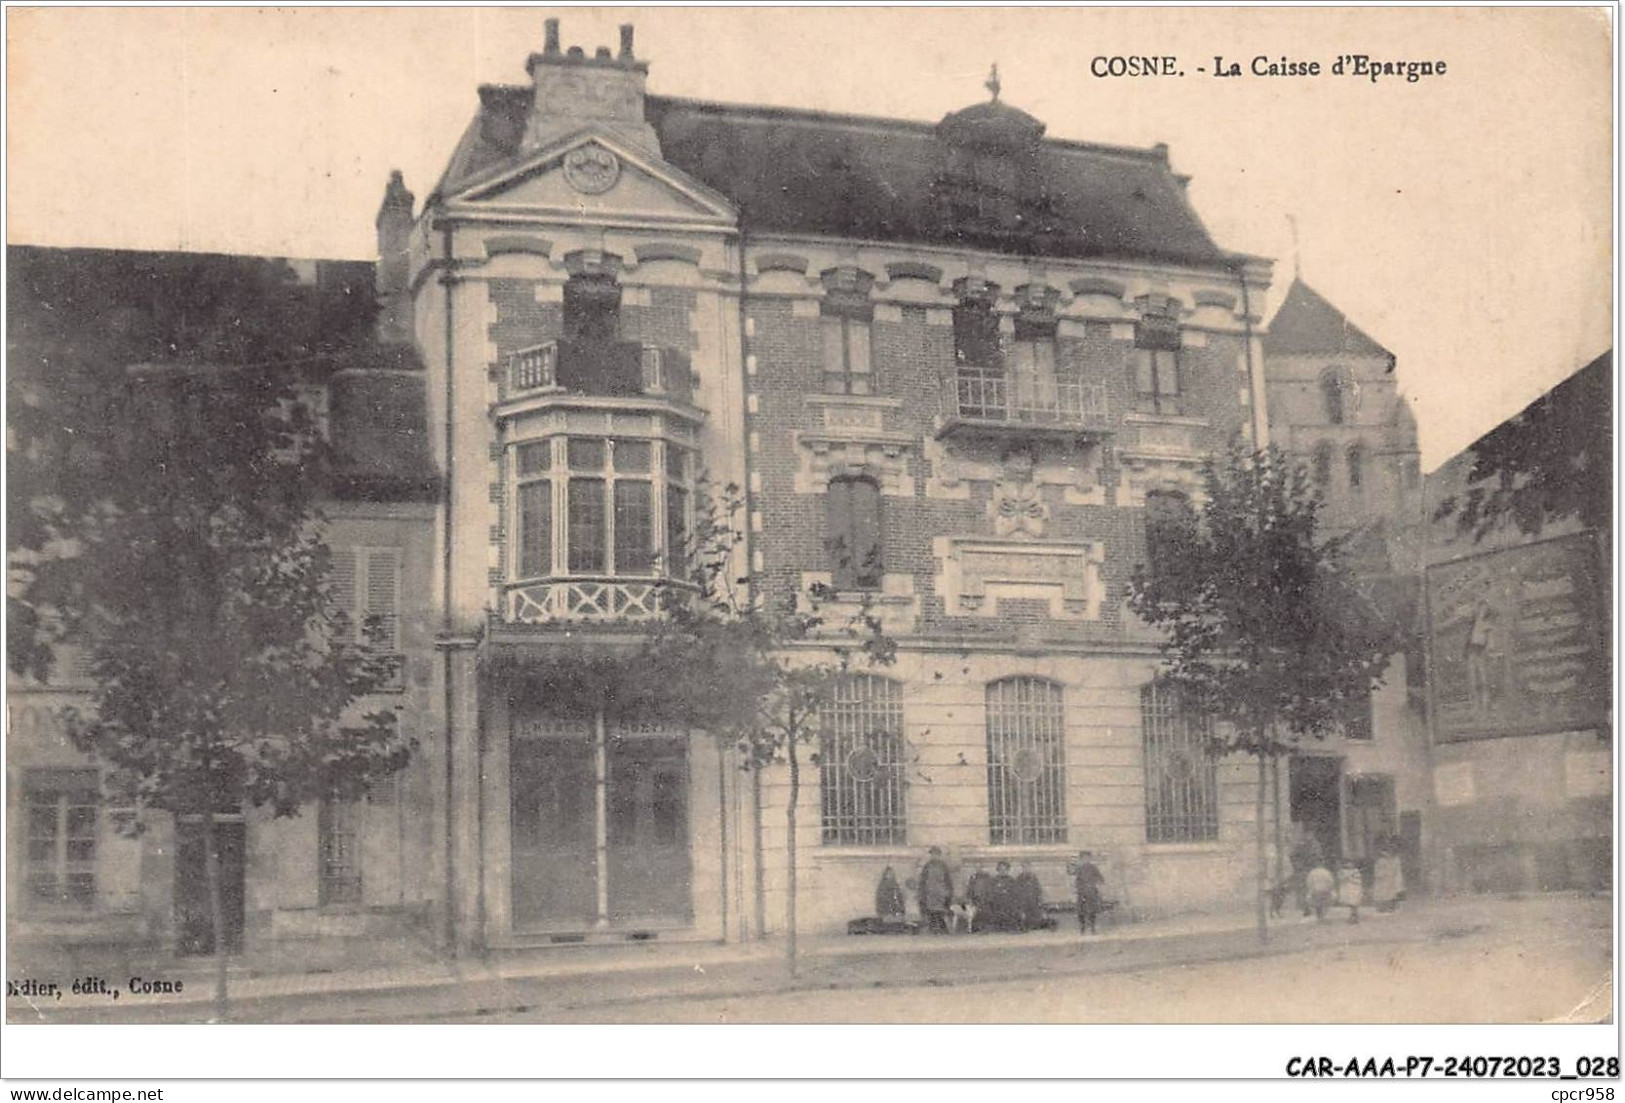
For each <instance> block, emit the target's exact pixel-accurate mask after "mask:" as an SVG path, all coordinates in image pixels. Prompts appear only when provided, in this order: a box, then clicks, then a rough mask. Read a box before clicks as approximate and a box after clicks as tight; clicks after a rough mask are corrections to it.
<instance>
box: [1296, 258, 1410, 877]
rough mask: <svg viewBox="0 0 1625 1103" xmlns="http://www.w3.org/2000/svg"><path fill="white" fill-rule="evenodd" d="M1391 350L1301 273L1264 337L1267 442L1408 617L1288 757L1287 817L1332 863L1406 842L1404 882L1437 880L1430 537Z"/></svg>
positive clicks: (1331, 529) (1381, 591)
mask: <svg viewBox="0 0 1625 1103" xmlns="http://www.w3.org/2000/svg"><path fill="white" fill-rule="evenodd" d="M1396 367H1397V365H1396V362H1395V357H1394V355H1393V353H1391V352H1389V351H1388V350H1387V349H1385V348H1383V347H1382V346H1381V345H1380V344H1378V343H1377V342H1376V341H1375V340H1373V339H1372V338H1371V337H1370V336H1368V335H1367V334H1366V333H1365V332H1364V331H1363V330H1361V329H1360V328H1359V327H1358V326H1356V325H1354V323H1352V322H1351V321H1349V319H1348V318H1347V317H1346V316H1344V314H1343V313H1342V311H1340V310H1338V309H1337V308H1336V307H1335V306H1333V305H1332V304H1331V303H1330V302H1328V301H1327V300H1326V299H1325V298H1324V297H1322V296H1321V295H1320V294H1319V293H1318V292H1316V291H1315V290H1314V289H1313V288H1311V287H1310V286H1309V285H1308V284H1307V283H1305V282H1304V281H1303V280H1302V279H1301V278H1296V279H1294V280H1293V281H1292V284H1291V286H1290V287H1289V288H1288V289H1287V293H1286V296H1285V298H1284V299H1283V301H1282V303H1281V307H1280V309H1279V310H1277V311H1276V313H1275V316H1274V317H1273V318H1272V319H1271V320H1270V325H1269V333H1268V335H1267V336H1266V337H1265V338H1264V377H1265V381H1266V389H1267V391H1268V401H1267V409H1268V411H1269V423H1270V440H1271V441H1272V442H1273V443H1274V444H1276V445H1277V446H1279V447H1280V448H1282V449H1283V450H1285V451H1286V452H1287V453H1288V454H1289V455H1291V456H1293V457H1294V458H1295V459H1297V460H1298V461H1299V462H1300V463H1302V464H1303V465H1304V467H1305V468H1306V469H1307V471H1308V473H1309V476H1310V478H1311V480H1312V481H1313V483H1314V485H1315V487H1316V488H1317V490H1318V492H1319V494H1320V499H1321V514H1320V517H1321V525H1322V528H1323V530H1324V532H1325V533H1326V534H1327V535H1329V536H1339V537H1343V538H1345V539H1346V540H1347V541H1348V545H1347V548H1348V558H1349V561H1350V565H1351V566H1352V567H1353V568H1354V570H1355V571H1356V572H1357V573H1358V575H1359V577H1360V579H1361V581H1362V583H1363V585H1364V586H1365V588H1366V589H1367V591H1368V592H1369V593H1370V594H1371V596H1372V597H1373V599H1374V600H1376V601H1378V602H1380V603H1381V604H1382V606H1383V607H1384V608H1386V609H1388V610H1389V611H1390V612H1392V614H1393V615H1394V616H1395V617H1396V618H1397V619H1398V621H1399V623H1400V627H1401V629H1402V631H1403V633H1404V639H1405V650H1404V651H1403V653H1402V654H1400V655H1397V656H1395V659H1394V661H1393V662H1392V663H1390V664H1389V667H1388V670H1387V671H1386V673H1385V675H1384V678H1383V682H1382V684H1381V685H1380V686H1377V687H1376V688H1375V689H1374V690H1373V692H1372V694H1371V695H1370V698H1369V700H1366V701H1362V702H1356V703H1355V704H1354V705H1353V706H1351V709H1350V713H1349V715H1348V717H1347V719H1346V721H1345V723H1344V724H1343V726H1342V730H1341V731H1340V732H1338V733H1336V734H1334V735H1332V736H1329V737H1328V738H1326V739H1323V740H1317V739H1310V740H1305V741H1304V746H1303V749H1302V750H1301V751H1300V752H1298V753H1296V754H1294V755H1293V756H1292V758H1291V759H1290V761H1289V762H1288V769H1287V775H1288V776H1287V778H1286V787H1287V791H1286V795H1285V799H1284V803H1285V808H1284V810H1283V820H1284V821H1285V822H1287V823H1288V824H1290V825H1291V828H1292V830H1293V831H1294V833H1295V834H1301V833H1307V834H1309V835H1310V836H1312V837H1313V838H1314V839H1315V840H1316V843H1317V844H1318V846H1319V849H1320V851H1321V852H1322V853H1323V854H1324V855H1326V856H1327V857H1328V858H1337V857H1346V858H1352V859H1354V860H1355V861H1357V862H1360V863H1362V864H1369V862H1370V861H1371V859H1372V858H1373V857H1374V855H1375V853H1376V850H1377V848H1378V846H1379V843H1380V842H1381V841H1383V840H1386V839H1395V840H1398V846H1399V848H1400V853H1401V857H1402V862H1403V866H1404V872H1405V881H1406V886H1407V889H1409V890H1410V891H1416V890H1418V889H1421V888H1423V887H1425V886H1426V884H1427V876H1426V872H1427V871H1426V866H1427V862H1426V860H1425V855H1426V854H1427V851H1428V843H1427V839H1426V833H1427V830H1428V821H1429V820H1430V819H1431V815H1430V808H1429V806H1430V804H1431V799H1432V786H1431V776H1432V775H1431V773H1430V769H1429V759H1428V737H1427V726H1426V710H1425V707H1424V703H1423V678H1422V664H1421V653H1422V638H1421V617H1420V608H1419V605H1418V597H1419V594H1420V591H1421V569H1422V558H1421V553H1422V545H1423V540H1424V536H1425V525H1424V523H1423V503H1422V472H1421V457H1420V449H1419V447H1418V444H1417V436H1416V419H1415V417H1414V416H1413V415H1412V413H1411V409H1410V405H1409V403H1408V402H1407V401H1406V399H1405V397H1404V396H1403V395H1402V394H1401V393H1400V392H1399V386H1398V382H1399V381H1398V375H1397V370H1396Z"/></svg>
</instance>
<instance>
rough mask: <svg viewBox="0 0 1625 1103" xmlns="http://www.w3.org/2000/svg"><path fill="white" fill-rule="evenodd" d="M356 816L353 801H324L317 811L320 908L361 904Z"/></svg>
mask: <svg viewBox="0 0 1625 1103" xmlns="http://www.w3.org/2000/svg"><path fill="white" fill-rule="evenodd" d="M360 818H361V817H360V807H359V806H358V805H357V804H355V803H354V802H353V801H334V800H324V801H322V803H321V807H320V808H319V809H318V810H317V814H316V836H317V846H318V847H319V849H320V851H321V854H320V859H321V876H320V881H319V886H318V890H319V891H318V901H319V903H320V904H321V905H323V906H324V907H325V906H327V905H330V904H359V903H361V832H360V824H359V820H360Z"/></svg>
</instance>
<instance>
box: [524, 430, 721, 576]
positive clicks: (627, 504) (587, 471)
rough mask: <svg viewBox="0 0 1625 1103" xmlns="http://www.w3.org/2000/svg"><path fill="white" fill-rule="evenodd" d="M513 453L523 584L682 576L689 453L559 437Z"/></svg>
mask: <svg viewBox="0 0 1625 1103" xmlns="http://www.w3.org/2000/svg"><path fill="white" fill-rule="evenodd" d="M511 452H512V454H513V460H512V471H513V481H514V483H515V494H514V518H513V529H512V531H513V532H515V533H516V534H517V554H516V555H515V556H514V564H513V576H514V579H515V581H519V580H525V579H535V578H549V577H614V578H622V577H643V578H647V577H653V576H655V575H658V574H661V573H665V574H669V575H680V574H681V573H682V564H683V548H682V545H683V542H684V541H685V540H686V538H687V533H688V530H689V521H688V510H689V509H690V508H691V505H690V503H691V500H692V495H691V486H690V478H691V470H692V459H691V457H690V455H689V450H688V449H686V448H683V447H681V446H679V445H677V444H674V443H671V442H668V441H664V440H658V439H645V438H630V437H586V436H580V437H562V436H560V437H549V438H546V439H543V440H535V441H525V442H523V443H520V444H518V445H515V446H514V447H513V448H512V449H511Z"/></svg>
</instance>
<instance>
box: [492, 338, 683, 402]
mask: <svg viewBox="0 0 1625 1103" xmlns="http://www.w3.org/2000/svg"><path fill="white" fill-rule="evenodd" d="M548 390H564V391H574V392H577V393H580V394H591V395H614V396H626V397H631V396H637V395H652V396H657V397H661V398H670V399H673V400H675V401H678V402H689V401H691V400H692V395H693V380H692V377H691V374H690V371H689V361H688V357H687V356H685V355H684V354H683V353H681V352H679V351H678V350H676V349H669V348H661V347H659V346H657V345H645V344H642V343H640V342H637V341H548V342H546V343H544V344H540V345H532V346H531V347H529V348H523V349H520V350H518V351H517V352H514V353H511V354H510V355H509V357H508V396H509V397H517V396H520V395H526V394H532V393H535V392H537V391H548Z"/></svg>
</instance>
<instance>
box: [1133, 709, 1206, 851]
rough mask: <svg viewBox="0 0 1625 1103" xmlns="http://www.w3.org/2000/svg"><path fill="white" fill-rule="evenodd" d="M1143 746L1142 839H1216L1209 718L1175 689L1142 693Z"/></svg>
mask: <svg viewBox="0 0 1625 1103" xmlns="http://www.w3.org/2000/svg"><path fill="white" fill-rule="evenodd" d="M1140 727H1141V732H1142V735H1143V737H1144V741H1145V840H1146V842H1149V843H1183V842H1199V841H1202V840H1205V839H1216V838H1218V837H1219V784H1218V778H1217V774H1216V771H1215V768H1214V762H1213V756H1212V755H1210V754H1209V753H1208V750H1207V743H1208V740H1209V738H1210V736H1211V733H1212V718H1211V717H1208V716H1206V715H1202V714H1198V713H1195V712H1193V711H1192V710H1190V709H1187V708H1186V707H1185V705H1184V702H1183V701H1182V700H1181V695H1180V694H1179V692H1178V691H1177V690H1175V689H1174V688H1173V687H1171V686H1169V685H1167V684H1165V683H1162V682H1152V683H1151V684H1150V685H1148V686H1145V687H1143V688H1142V689H1141V690H1140Z"/></svg>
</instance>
